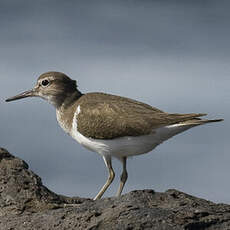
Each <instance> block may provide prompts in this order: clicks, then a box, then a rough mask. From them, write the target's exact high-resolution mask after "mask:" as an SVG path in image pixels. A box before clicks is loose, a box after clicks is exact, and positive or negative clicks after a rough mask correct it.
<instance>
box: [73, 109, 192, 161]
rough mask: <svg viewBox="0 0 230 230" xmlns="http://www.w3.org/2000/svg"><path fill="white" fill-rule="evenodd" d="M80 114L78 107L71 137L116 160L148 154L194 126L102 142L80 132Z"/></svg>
mask: <svg viewBox="0 0 230 230" xmlns="http://www.w3.org/2000/svg"><path fill="white" fill-rule="evenodd" d="M80 112H81V108H80V106H78V107H77V111H76V113H75V114H74V119H73V124H72V131H71V133H70V135H71V136H72V137H73V138H74V139H75V140H76V141H77V142H79V143H80V144H81V145H83V146H84V147H85V148H87V149H89V150H91V151H93V152H97V153H99V154H100V155H102V156H106V155H111V156H113V157H116V158H121V157H124V156H126V157H129V156H134V155H139V154H143V153H147V152H149V151H151V150H152V149H154V148H155V147H156V146H157V145H159V144H161V143H162V142H164V141H165V140H167V139H169V138H170V137H172V136H174V135H176V134H178V133H181V132H183V131H185V130H187V129H189V128H191V127H193V126H194V125H184V124H174V125H168V126H164V127H161V128H157V129H154V130H152V133H151V134H149V135H142V136H125V137H120V138H115V139H111V140H101V139H93V138H89V137H85V136H83V135H82V134H81V133H80V132H78V130H77V116H78V114H79V113H80Z"/></svg>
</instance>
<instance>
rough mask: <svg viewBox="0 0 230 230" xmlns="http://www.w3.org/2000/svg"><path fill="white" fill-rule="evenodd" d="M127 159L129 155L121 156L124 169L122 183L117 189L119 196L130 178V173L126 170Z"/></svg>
mask: <svg viewBox="0 0 230 230" xmlns="http://www.w3.org/2000/svg"><path fill="white" fill-rule="evenodd" d="M126 160H127V157H122V158H121V161H122V166H123V171H122V174H121V179H120V185H119V188H118V190H117V196H118V197H119V196H120V195H121V193H122V190H123V188H124V185H125V182H126V181H127V178H128V173H127V170H126Z"/></svg>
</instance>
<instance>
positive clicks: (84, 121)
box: [6, 71, 223, 200]
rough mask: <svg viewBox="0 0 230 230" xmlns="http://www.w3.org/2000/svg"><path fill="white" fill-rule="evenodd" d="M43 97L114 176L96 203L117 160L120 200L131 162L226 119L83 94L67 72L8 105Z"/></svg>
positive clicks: (45, 77) (42, 79) (41, 80)
mask: <svg viewBox="0 0 230 230" xmlns="http://www.w3.org/2000/svg"><path fill="white" fill-rule="evenodd" d="M26 97H40V98H42V99H45V100H46V101H48V102H49V103H50V104H52V105H53V106H54V107H55V108H56V118H57V121H58V123H59V125H60V126H61V127H62V129H63V130H64V131H65V132H66V133H67V134H69V135H70V136H71V137H72V138H73V139H75V140H76V141H77V142H78V143H80V144H81V145H82V146H84V147H85V148H87V149H88V150H90V151H93V152H96V153H98V154H99V155H101V156H102V158H103V160H104V163H105V165H106V168H107V170H108V178H107V180H106V182H105V184H104V185H103V186H102V188H101V189H100V191H99V192H98V193H97V195H96V196H95V198H94V200H97V199H100V198H101V197H102V196H103V194H104V193H105V191H106V190H107V188H108V187H109V186H110V184H111V183H112V181H113V179H114V177H115V172H114V170H113V167H112V158H117V159H118V160H119V161H120V162H121V163H122V173H121V175H120V182H119V187H118V190H117V193H116V195H117V196H118V197H119V196H120V195H121V193H122V191H123V188H124V185H125V183H126V181H127V178H128V172H127V167H126V165H127V158H128V157H132V156H135V155H140V154H145V153H148V152H150V151H152V150H153V149H154V148H156V146H158V145H159V144H161V143H163V142H164V141H166V140H168V139H169V138H171V137H173V136H175V135H176V134H179V133H181V132H184V131H186V130H188V129H190V128H192V127H195V126H199V125H203V124H206V123H210V122H219V121H222V120H223V119H215V120H207V119H201V118H200V117H202V116H205V115H207V114H204V113H186V114H179V113H167V112H164V111H162V110H160V109H158V108H155V107H152V106H151V105H148V104H146V103H143V102H139V101H137V100H133V99H129V98H126V97H122V96H117V95H112V94H106V93H102V92H90V93H85V94H84V93H82V92H81V91H80V90H79V89H78V85H77V81H75V80H72V79H71V78H70V77H68V76H67V75H66V74H64V73H61V72H54V71H50V72H46V73H43V74H41V75H40V76H39V77H38V80H37V83H36V85H35V87H34V88H32V89H31V90H28V91H25V92H23V93H20V94H18V95H16V96H13V97H10V98H8V99H6V102H10V101H14V100H18V99H22V98H26Z"/></svg>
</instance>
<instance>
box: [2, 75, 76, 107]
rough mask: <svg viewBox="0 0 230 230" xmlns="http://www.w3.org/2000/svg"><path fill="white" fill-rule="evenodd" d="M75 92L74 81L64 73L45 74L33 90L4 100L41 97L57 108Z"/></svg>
mask: <svg viewBox="0 0 230 230" xmlns="http://www.w3.org/2000/svg"><path fill="white" fill-rule="evenodd" d="M75 92H77V84H76V81H75V80H72V79H70V78H69V77H68V76H66V75H65V74H64V73H60V72H47V73H44V74H42V75H41V76H40V77H39V78H38V80H37V83H36V85H35V87H34V88H33V89H31V90H28V91H25V92H23V93H20V94H18V95H16V96H14V97H10V98H8V99H6V102H9V101H14V100H18V99H22V98H26V97H41V98H43V99H45V100H47V101H48V102H50V103H51V104H53V105H54V106H55V107H56V108H57V107H59V106H60V105H61V104H62V103H63V102H64V101H65V99H66V98H67V97H69V96H70V95H72V94H73V93H75Z"/></svg>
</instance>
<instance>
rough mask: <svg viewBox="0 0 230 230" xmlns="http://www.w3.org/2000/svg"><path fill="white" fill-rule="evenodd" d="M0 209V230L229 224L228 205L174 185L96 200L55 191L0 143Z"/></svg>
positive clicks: (194, 229)
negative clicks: (160, 191) (171, 187)
mask: <svg viewBox="0 0 230 230" xmlns="http://www.w3.org/2000/svg"><path fill="white" fill-rule="evenodd" d="M68 204H69V205H68ZM70 204H74V205H70ZM0 208H1V209H0V229H1V230H18V229H20V230H35V229H39V230H52V229H57V230H64V229H66V230H67V229H68V230H71V229H88V230H94V229H119V230H120V229H127V230H128V229H129V230H131V229H157V230H161V229H162V230H163V229H164V230H171V229H173V230H179V229H187V230H201V229H210V230H211V229H221V230H225V229H230V205H226V204H215V203H213V202H210V201H206V200H204V199H200V198H196V197H194V196H190V195H188V194H185V193H183V192H180V191H177V190H174V189H170V190H167V191H166V192H164V193H159V192H155V191H153V190H142V191H132V192H130V193H128V194H125V195H123V196H121V197H120V198H115V197H112V198H104V199H101V200H97V201H93V200H90V199H85V198H80V197H72V198H71V197H65V196H61V195H57V194H55V193H54V192H52V191H50V190H49V189H47V188H46V187H45V186H43V185H42V182H41V179H40V177H38V176H37V175H36V174H34V173H33V172H32V171H31V170H29V168H28V165H27V164H26V163H25V162H24V161H23V160H21V159H19V158H17V157H14V156H13V155H11V154H10V153H9V152H8V151H7V150H5V149H3V148H0Z"/></svg>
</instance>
